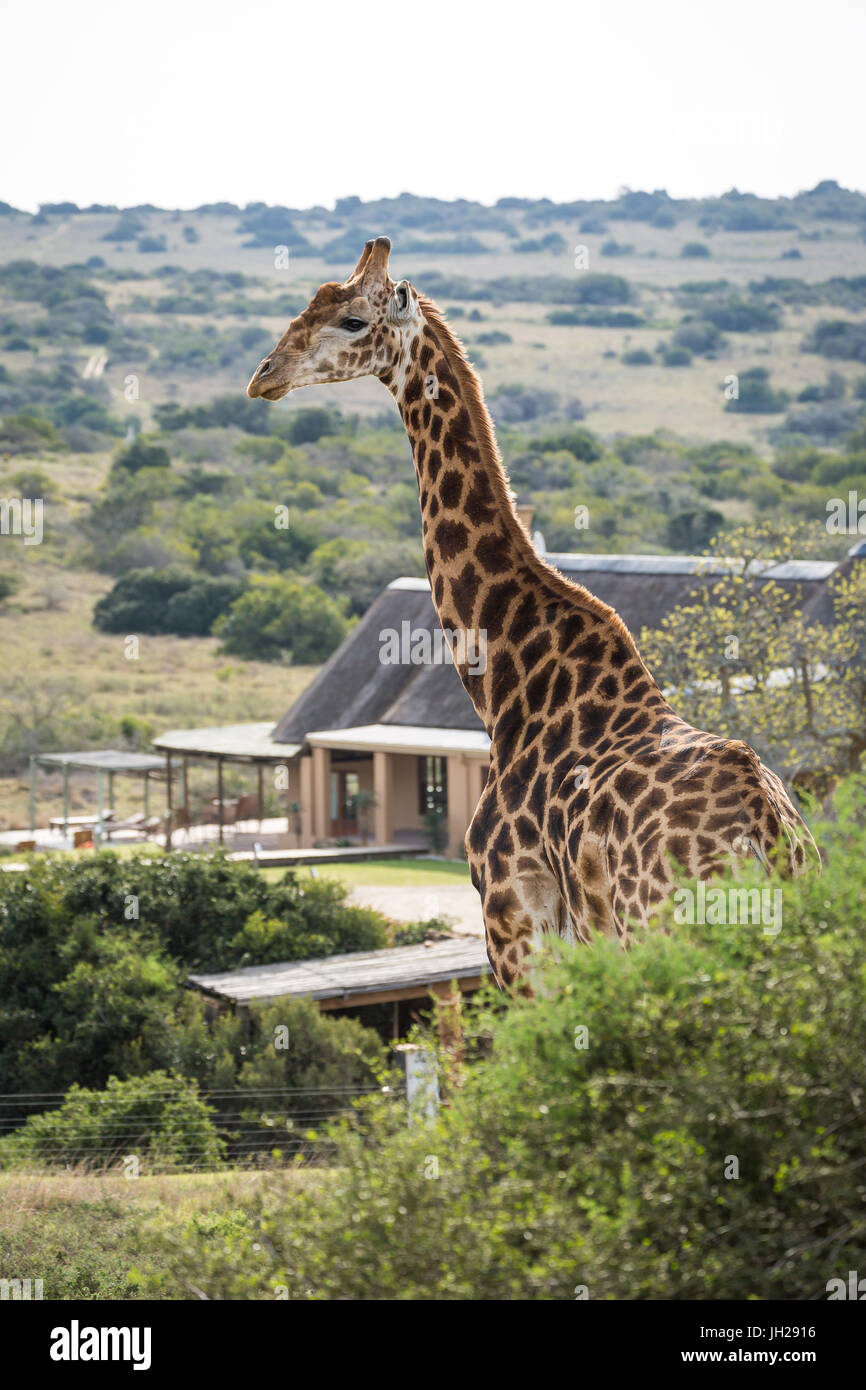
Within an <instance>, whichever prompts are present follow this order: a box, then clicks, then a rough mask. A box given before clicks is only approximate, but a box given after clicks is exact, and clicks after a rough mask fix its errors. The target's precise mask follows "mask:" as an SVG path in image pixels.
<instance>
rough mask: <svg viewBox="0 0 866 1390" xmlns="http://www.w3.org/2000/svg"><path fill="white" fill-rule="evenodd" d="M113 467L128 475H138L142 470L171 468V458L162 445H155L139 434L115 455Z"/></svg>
mask: <svg viewBox="0 0 866 1390" xmlns="http://www.w3.org/2000/svg"><path fill="white" fill-rule="evenodd" d="M112 467H114V468H122V469H124V470H125V471H126V472H127V473H138V472H139V470H140V469H142V468H171V458H170V456H169V452H168V450H167V449H164V448H163V446H162V445H161V444H153V443H151V442H150V441H149V440H147V439H146V438H145V436H144V435H142V434H139V435H136V437H135V439H134V440H133V441H132V443H131V444H128V445H127V446H126V448H125V449H121V450H119V452H118V453H117V454H115V457H114V463H113V465H112Z"/></svg>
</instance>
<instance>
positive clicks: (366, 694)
mask: <svg viewBox="0 0 866 1390" xmlns="http://www.w3.org/2000/svg"><path fill="white" fill-rule="evenodd" d="M404 622H408V623H409V625H410V629H411V630H412V631H413V632H415V631H418V630H419V629H423V630H426V631H428V632H430V633H434V632H436V631H438V629H439V620H438V618H437V617H436V610H435V608H434V607H433V600H432V598H431V597H430V587H429V585H428V583H427V581H426V579H395V580H394V582H393V583H392V584H389V585H388V587H387V589H385V591H384V592H383V593H381V594H380V595H379V597H378V598H377V599H376V602H375V603H374V604H373V606H372V607H371V608H368V609H367V612H366V613H365V614H364V616H363V618H362V619H361V621H360V622H359V623H358V625H357V627H355V628H353V630H352V631H351V633H350V634H349V636H348V637H347V638H346V640H345V642H343V644H342V645H341V646H340V647H338V648H337V650H336V651H335V652H334V654H333V656H331V657H330V659H329V660H328V661H327V662H326V663H325V665H324V666H323V667H322V669H321V671H320V672H319V674H318V675H317V676H316V679H315V680H314V681H313V683H312V685H310V686H308V687H307V689H306V690H305V691H304V693H303V695H302V696H301V698H300V699H299V700H297V701H296V702H295V704H294V705H293V706H292V708H291V709H290V710H289V711H288V712H287V713H286V714H285V715H284V716H283V718H282V719H281V720H280V722H279V723H278V724H277V726H276V728H275V729H274V732H273V734H272V737H273V738H274V739H275V740H276V741H277V742H279V743H283V742H285V743H301V742H303V740H304V739H305V738H306V736H307V734H308V733H310V732H311V731H312V730H316V729H350V728H354V727H355V726H357V725H366V724H414V725H432V726H435V727H436V728H440V729H481V728H483V725H482V723H481V720H480V719H479V718H478V716H477V714H476V713H475V710H474V709H473V707H472V704H471V702H470V700H469V697H468V695H467V694H466V691H465V690H464V689H463V686H462V685H461V683H460V677H459V676H458V675H457V672H456V671H455V669H454V667H453V665H452V664H451V662H445V663H443V664H442V665H429V666H412V665H385V664H383V663H382V661H380V659H379V657H380V652H381V648H382V639H381V637H380V633H382V632H384V631H385V630H386V629H390V630H392V631H394V632H397V633H400V632H401V631H402V624H403V623H404Z"/></svg>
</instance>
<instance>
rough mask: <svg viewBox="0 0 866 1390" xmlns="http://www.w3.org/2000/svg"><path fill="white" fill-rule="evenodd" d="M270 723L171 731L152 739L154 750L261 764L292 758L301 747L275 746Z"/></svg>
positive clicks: (286, 744)
mask: <svg viewBox="0 0 866 1390" xmlns="http://www.w3.org/2000/svg"><path fill="white" fill-rule="evenodd" d="M273 731H274V723H273V720H268V721H267V723H264V724H218V725H214V727H213V728H210V729H170V730H169V731H168V733H165V734H160V736H159V738H155V739H154V740H153V746H154V748H162V749H164V750H165V751H166V752H170V753H188V754H196V753H199V754H201V755H202V756H204V757H210V758H212V757H216V756H217V755H219V756H221V757H223V758H246V759H251V760H253V761H256V760H260V761H262V762H271V761H279V760H280V759H282V758H291V757H293V756H294V754H295V753H297V752H298V751H299V748H300V745H299V744H296V745H294V746H293V745H292V744H290V743H275V742H274V740H273V739H272V738H271V734H272V733H273Z"/></svg>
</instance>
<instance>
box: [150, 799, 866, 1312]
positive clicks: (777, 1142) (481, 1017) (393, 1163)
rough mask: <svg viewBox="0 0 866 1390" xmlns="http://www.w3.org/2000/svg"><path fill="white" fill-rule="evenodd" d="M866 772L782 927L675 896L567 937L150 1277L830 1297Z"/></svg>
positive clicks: (852, 1245)
mask: <svg viewBox="0 0 866 1390" xmlns="http://www.w3.org/2000/svg"><path fill="white" fill-rule="evenodd" d="M863 794H864V788H863V785H862V782H857V781H855V782H854V783H853V784H852V785H851V786H850V787H849V788H848V789H846V792H845V793H844V795H842V796H840V798H839V799H838V801H837V810H836V815H837V817H838V820H837V822H836V823H835V824H834V825H833V826H827V827H823V828H822V830H821V832H820V838H821V840H822V843H823V845H824V847H825V851H826V858H827V867H826V868H825V872H824V874H823V876H818V875H811V876H808V877H805V878H801V879H798V880H796V881H795V882H793V883H792V882H790V881H789V882H787V883H784V884H782V883H779V881H778V880H775V879H773V880H771V881H770V884H769V889H770V891H779V892H781V893H782V894H783V910H782V921H783V927H782V930H781V932H780V933H779V934H778V935H775V936H772V935H766V934H764V932H763V931H762V930H761V928H760V926H757V925H755V926H727V927H712V926H695V927H690V926H687V925H681V924H679V923H677V922H675V921H674V919H673V914H672V912H671V911H670V910H669V911H667V912H666V913H665V914H664V916H663V921H664V923H665V925H666V926H667V929H668V930H667V931H662V932H660V931H658V930H655V931H649V932H647V933H644V934H642V935H641V936H640V938H639V939H638V940H637V941H636V943H635V945H634V946H633V948H632V950H631V951H629V952H628V953H626V952H623V951H622V950H621V949H620V948H619V946H618V945H617V944H616V943H615V942H611V941H608V940H605V939H602V938H600V939H599V940H598V941H597V942H596V943H595V944H594V945H593V946H592V948H591V949H586V948H581V947H569V946H565V945H559V946H558V947H557V948H556V949H555V950H551V951H550V953H549V956H548V958H547V959H546V960H545V961H544V962H543V963H542V962H541V961H538V962H537V964H536V966H535V967H534V972H533V987H534V997H532V998H525V997H517V998H510V999H505V1000H503V999H502V998H498V999H497V1000H496V1001H495V1003H494V1004H493V1006H492V1007H491V1008H489V1009H488V1010H486V1011H484V1012H482V1013H480V1014H477V1013H476V1014H473V1016H472V1023H471V1027H470V1028H467V1032H470V1033H471V1036H472V1037H478V1036H479V1035H480V1037H481V1038H483V1039H484V1040H485V1043H486V1052H487V1053H489V1055H486V1056H485V1057H484V1058H483V1059H482V1060H478V1061H475V1062H473V1063H472V1064H471V1065H468V1066H466V1067H465V1068H464V1069H463V1073H462V1084H461V1085H459V1086H452V1087H451V1088H450V1090H449V1105H448V1106H447V1107H443V1108H442V1109H441V1110H440V1111H439V1115H438V1117H437V1118H436V1119H435V1120H433V1121H430V1122H427V1123H423V1124H414V1125H411V1126H407V1124H406V1118H405V1111H403V1110H402V1108H401V1107H398V1106H395V1105H394V1104H393V1102H391V1103H390V1104H389V1103H387V1102H386V1101H385V1100H381V1101H375V1102H371V1103H368V1104H365V1105H364V1107H363V1109H362V1111H361V1113H360V1115H359V1119H358V1121H357V1122H356V1123H354V1124H347V1125H346V1126H345V1127H344V1128H343V1130H342V1132H341V1134H340V1136H339V1145H340V1146H339V1149H338V1152H337V1155H336V1161H335V1163H334V1166H333V1168H332V1169H331V1172H330V1174H329V1178H328V1181H327V1183H322V1184H317V1185H316V1186H315V1188H307V1189H306V1190H299V1188H298V1184H297V1183H296V1182H295V1183H292V1184H289V1183H288V1182H286V1181H285V1180H284V1179H279V1180H277V1179H275V1180H273V1181H270V1182H269V1183H266V1184H263V1185H262V1186H261V1187H259V1188H258V1189H257V1193H256V1195H255V1196H254V1197H253V1198H252V1201H251V1204H250V1209H249V1211H248V1214H247V1217H246V1222H245V1226H246V1229H245V1230H244V1229H243V1228H241V1229H240V1230H239V1231H238V1233H237V1238H236V1240H234V1241H233V1242H232V1246H231V1248H230V1249H229V1250H227V1249H226V1245H225V1242H224V1241H222V1240H212V1239H209V1238H208V1236H207V1234H206V1233H203V1232H202V1231H201V1230H200V1229H199V1228H198V1226H197V1225H196V1224H195V1223H190V1224H189V1225H188V1226H187V1229H186V1231H185V1232H184V1234H183V1238H182V1240H181V1242H180V1245H179V1246H178V1245H177V1244H175V1245H174V1246H173V1249H174V1250H175V1252H176V1259H177V1264H176V1267H175V1269H174V1271H173V1273H172V1275H171V1277H169V1278H167V1279H164V1280H160V1281H158V1282H157V1283H156V1284H155V1286H154V1292H156V1293H157V1294H159V1295H160V1296H162V1297H165V1296H172V1295H174V1296H188V1294H187V1292H186V1285H185V1281H192V1282H194V1283H195V1285H196V1288H197V1289H201V1290H203V1291H204V1292H205V1293H206V1295H207V1296H208V1297H209V1298H212V1299H213V1298H221V1299H232V1298H265V1299H267V1298H269V1297H270V1298H272V1297H273V1289H274V1287H275V1286H283V1287H285V1288H287V1289H288V1296H289V1298H293V1299H310V1298H314V1299H339V1300H346V1299H350V1300H352V1299H355V1300H362V1299H363V1300H367V1299H376V1300H381V1299H423V1300H430V1299H439V1300H444V1299H466V1298H470V1299H472V1298H474V1299H481V1300H503V1299H507V1300H511V1299H515V1300H521V1299H523V1300H525V1299H543V1300H563V1301H566V1302H567V1301H569V1300H573V1299H574V1297H575V1288H576V1286H581V1287H583V1288H586V1289H587V1290H588V1293H589V1296H590V1298H592V1299H618V1300H634V1299H656V1300H669V1299H700V1300H722V1299H736V1300H743V1299H749V1298H756V1299H784V1300H808V1299H817V1298H824V1297H826V1288H827V1281H828V1279H829V1278H831V1277H835V1276H837V1275H841V1276H842V1277H843V1278H844V1277H845V1276H846V1272H847V1270H848V1269H849V1268H850V1269H856V1268H858V1266H859V1267H860V1268H862V1252H863V1242H864V1238H866V1216H864V1211H863V1183H862V1161H863V1154H862V1122H861V1113H860V1111H861V1105H860V1097H862V1095H863V1094H864V1092H866V1054H864V1051H863V1049H862V1048H861V1047H858V1046H856V1045H852V1037H854V1036H856V1035H857V1029H858V1028H859V1023H860V1020H861V1018H862V1014H863V1007H864V983H863V982H864V973H866V948H864V940H863V932H862V925H861V924H862V911H861V903H862V901H863V898H864V896H866V834H864V827H863V810H862V808H863V804H864V801H863ZM743 882H744V881H743V880H741V881H740V882H739V883H738V884H737V886H738V887H741V886H743ZM745 882H746V883H747V885H748V886H751V885H757V884H758V883H759V882H763V884H765V885H766V884H767V880H766V879H763V880H761V879H759V877H758V874H757V873H755V874H754V875H749V876H748V877H747V880H745ZM724 886H725V887H727V886H733V885H732V881H731V880H728V881H727V882H726V883H725V885H724ZM440 1062H441V1065H442V1066H443V1069H447V1068H448V1066H449V1063H448V1060H447V1058H442V1059H440ZM446 1074H447V1073H446ZM431 1157H434V1158H435V1159H436V1169H435V1180H431V1177H432V1176H434V1175H433V1174H431ZM734 1160H735V1163H736V1168H735V1170H734V1167H733V1161H734ZM347 1214H349V1215H350V1217H351V1219H347ZM262 1232H264V1233H265V1236H266V1239H263V1238H262ZM173 1234H174V1235H175V1236H176V1231H174V1232H173Z"/></svg>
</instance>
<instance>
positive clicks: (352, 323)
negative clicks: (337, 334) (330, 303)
mask: <svg viewBox="0 0 866 1390" xmlns="http://www.w3.org/2000/svg"><path fill="white" fill-rule="evenodd" d="M340 327H341V328H345V329H346V331H347V332H348V333H360V331H361V329H362V328H366V327H367V325H366V323H365V322H364V320H363V319H343V321H342V323H341V324H340Z"/></svg>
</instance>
